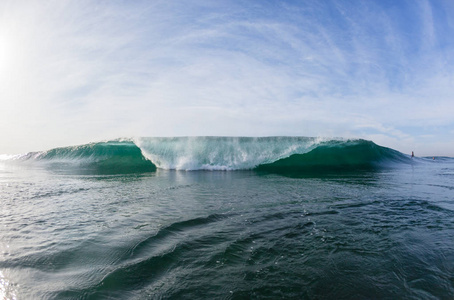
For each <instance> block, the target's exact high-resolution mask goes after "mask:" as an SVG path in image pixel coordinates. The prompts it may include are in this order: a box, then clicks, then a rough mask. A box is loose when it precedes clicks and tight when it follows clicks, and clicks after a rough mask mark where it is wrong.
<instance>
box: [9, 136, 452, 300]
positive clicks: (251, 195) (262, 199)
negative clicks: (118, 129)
mask: <svg viewBox="0 0 454 300" xmlns="http://www.w3.org/2000/svg"><path fill="white" fill-rule="evenodd" d="M260 149H262V151H260ZM453 297H454V159H452V158H442V157H436V158H435V159H433V158H416V157H415V158H411V157H409V156H408V155H404V154H402V153H399V152H397V151H394V150H392V149H388V148H384V147H380V146H377V145H375V144H374V143H372V142H368V141H362V140H354V141H351V140H319V139H311V138H268V139H266V138H264V139H262V140H260V139H259V140H257V139H252V138H249V139H247V138H246V139H238V138H236V139H234V138H176V139H175V138H174V139H142V140H117V141H111V142H102V143H94V144H89V145H82V146H77V147H67V148H58V149H52V150H50V151H46V152H40V153H29V154H26V155H19V156H12V157H3V160H2V161H0V299H280V298H296V299H452V298H453Z"/></svg>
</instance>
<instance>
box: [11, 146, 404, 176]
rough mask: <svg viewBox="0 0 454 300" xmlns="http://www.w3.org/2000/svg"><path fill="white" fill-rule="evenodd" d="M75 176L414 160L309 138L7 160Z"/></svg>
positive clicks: (78, 149) (94, 149)
mask: <svg viewBox="0 0 454 300" xmlns="http://www.w3.org/2000/svg"><path fill="white" fill-rule="evenodd" d="M10 159H14V160H27V161H29V160H32V161H39V162H42V163H45V164H47V165H49V166H51V168H56V169H58V168H60V169H72V170H77V172H78V173H80V172H82V173H96V174H117V173H119V174H122V173H136V172H152V171H155V170H156V168H160V169H168V170H187V171H189V170H251V169H255V170H259V171H270V172H278V171H284V170H291V171H307V170H310V171H323V170H327V169H329V170H337V169H360V168H375V167H382V166H386V165H392V164H395V163H409V162H411V161H412V160H411V159H410V157H409V156H407V155H404V154H402V153H400V152H398V151H396V150H393V149H390V148H386V147H382V146H379V145H377V144H375V143H373V142H371V141H367V140H362V139H321V138H313V137H172V138H137V139H121V140H114V141H105V142H98V143H90V144H86V145H80V146H71V147H63V148H55V149H51V150H48V151H43V152H33V153H28V154H26V155H22V156H16V157H14V158H10Z"/></svg>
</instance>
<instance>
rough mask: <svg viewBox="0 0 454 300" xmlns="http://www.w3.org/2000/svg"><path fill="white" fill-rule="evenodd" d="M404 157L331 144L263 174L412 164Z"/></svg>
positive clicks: (368, 145)
mask: <svg viewBox="0 0 454 300" xmlns="http://www.w3.org/2000/svg"><path fill="white" fill-rule="evenodd" d="M410 162H411V159H410V158H409V157H407V156H405V155H404V154H402V153H400V152H398V151H396V150H393V149H389V148H386V147H381V146H378V145H377V144H375V143H373V142H371V141H366V140H348V141H329V142H323V143H320V144H319V145H318V146H317V147H315V148H314V149H312V150H311V151H309V152H307V153H304V154H293V155H291V156H290V157H287V158H283V159H280V160H277V161H275V162H273V163H270V164H262V165H260V166H258V167H257V168H256V169H257V170H261V171H276V172H279V171H311V172H317V171H321V172H324V171H343V170H346V171H348V170H358V169H374V168H379V167H384V166H390V165H393V164H395V163H410Z"/></svg>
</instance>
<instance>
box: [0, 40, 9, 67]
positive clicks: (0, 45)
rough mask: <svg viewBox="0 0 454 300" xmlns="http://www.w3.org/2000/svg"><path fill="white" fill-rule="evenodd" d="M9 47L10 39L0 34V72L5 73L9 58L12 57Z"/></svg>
mask: <svg viewBox="0 0 454 300" xmlns="http://www.w3.org/2000/svg"><path fill="white" fill-rule="evenodd" d="M9 48H10V47H9V42H8V39H7V38H6V37H5V36H2V35H0V74H4V73H5V69H6V67H7V64H8V60H9V59H11V57H10V56H11V54H10V53H9V52H10V51H9Z"/></svg>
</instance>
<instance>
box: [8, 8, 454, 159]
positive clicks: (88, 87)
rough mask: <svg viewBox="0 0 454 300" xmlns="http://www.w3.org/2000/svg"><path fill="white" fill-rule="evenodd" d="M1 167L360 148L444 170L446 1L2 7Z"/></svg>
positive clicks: (451, 80)
mask: <svg viewBox="0 0 454 300" xmlns="http://www.w3.org/2000/svg"><path fill="white" fill-rule="evenodd" d="M0 68H1V69H0V141H1V143H0V153H17V152H27V151H36V150H44V149H48V148H51V147H56V146H66V145H74V144H81V143H87V142H91V141H98V140H104V139H110V138H117V137H128V136H131V137H132V136H181V135H233V136H240V135H241V136H258V135H260V136H268V135H298V136H324V137H326V136H328V137H332V136H335V137H359V138H365V139H370V140H373V141H375V142H376V143H378V144H380V145H384V146H388V147H392V148H395V149H397V150H400V151H402V152H406V153H410V152H411V151H412V150H413V151H415V153H416V154H417V155H450V156H454V139H453V138H452V137H453V136H454V2H452V1H450V0H446V1H443V0H439V1H438V0H436V1H435V0H434V1H426V0H420V1H386V0H385V1H383V0H376V1H373V0H371V1H360V0H357V1H328V0H326V1H323V0H322V1H320V0H313V1H310V0H309V1H290V0H288V1H234V0H232V1H208V0H192V1H88V0H87V1H83V0H82V1H76V0H73V1H71V0H68V1H60V0H59V1H57V0H55V1H44V2H42V1H25V0H24V1H20V0H19V1H17V0H6V1H2V2H1V3H0Z"/></svg>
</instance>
